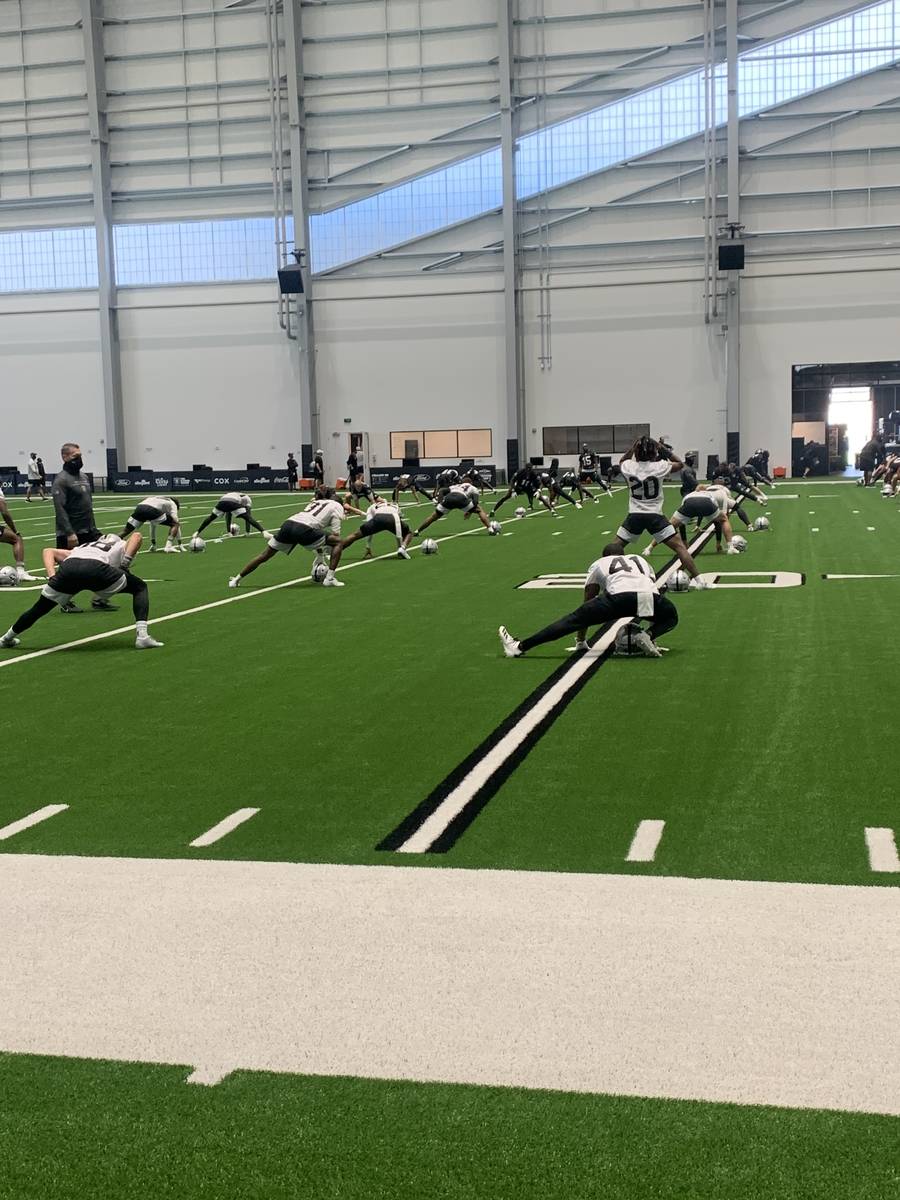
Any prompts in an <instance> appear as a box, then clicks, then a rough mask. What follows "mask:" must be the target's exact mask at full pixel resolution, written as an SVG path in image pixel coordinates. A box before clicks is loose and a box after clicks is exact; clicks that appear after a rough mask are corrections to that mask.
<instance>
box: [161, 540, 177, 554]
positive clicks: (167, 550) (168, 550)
mask: <svg viewBox="0 0 900 1200" xmlns="http://www.w3.org/2000/svg"><path fill="white" fill-rule="evenodd" d="M180 553H181V547H180V546H174V545H173V544H172V543H171V542H166V544H165V545H164V546H163V554H180Z"/></svg>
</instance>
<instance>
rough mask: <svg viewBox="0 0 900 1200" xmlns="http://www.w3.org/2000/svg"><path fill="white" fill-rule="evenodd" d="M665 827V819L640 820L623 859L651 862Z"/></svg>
mask: <svg viewBox="0 0 900 1200" xmlns="http://www.w3.org/2000/svg"><path fill="white" fill-rule="evenodd" d="M665 827H666V823H665V821H641V823H640V824H639V825H638V827H637V829H636V830H635V834H634V837H633V838H632V839H631V845H630V846H629V848H628V853H627V854H626V855H625V861H626V862H653V860H654V858H656V850H657V847H658V846H659V843H660V841H661V840H662V835H663V830H664V829H665Z"/></svg>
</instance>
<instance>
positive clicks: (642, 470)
mask: <svg viewBox="0 0 900 1200" xmlns="http://www.w3.org/2000/svg"><path fill="white" fill-rule="evenodd" d="M619 470H620V471H621V472H622V474H623V475H624V476H625V482H626V483H627V484H628V491H629V492H630V498H629V501H628V511H629V512H630V513H661V512H662V509H663V499H664V497H663V480H664V479H665V477H666V476H667V475H668V474H669V472H670V471H671V470H672V464H671V463H670V462H668V461H667V460H666V459H662V460H660V461H659V462H638V461H637V459H636V458H626V459H624V460H623V461H622V462H620V463H619Z"/></svg>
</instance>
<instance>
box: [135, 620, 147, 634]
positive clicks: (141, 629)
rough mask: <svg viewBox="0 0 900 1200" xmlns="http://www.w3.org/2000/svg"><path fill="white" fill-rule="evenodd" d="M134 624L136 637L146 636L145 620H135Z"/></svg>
mask: <svg viewBox="0 0 900 1200" xmlns="http://www.w3.org/2000/svg"><path fill="white" fill-rule="evenodd" d="M136 625H137V635H138V637H139V638H142V637H146V636H147V622H146V621H137V622H136Z"/></svg>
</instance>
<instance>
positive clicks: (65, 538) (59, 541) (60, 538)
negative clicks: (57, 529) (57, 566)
mask: <svg viewBox="0 0 900 1200" xmlns="http://www.w3.org/2000/svg"><path fill="white" fill-rule="evenodd" d="M56 548H57V550H68V548H69V534H68V533H57V535H56Z"/></svg>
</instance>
